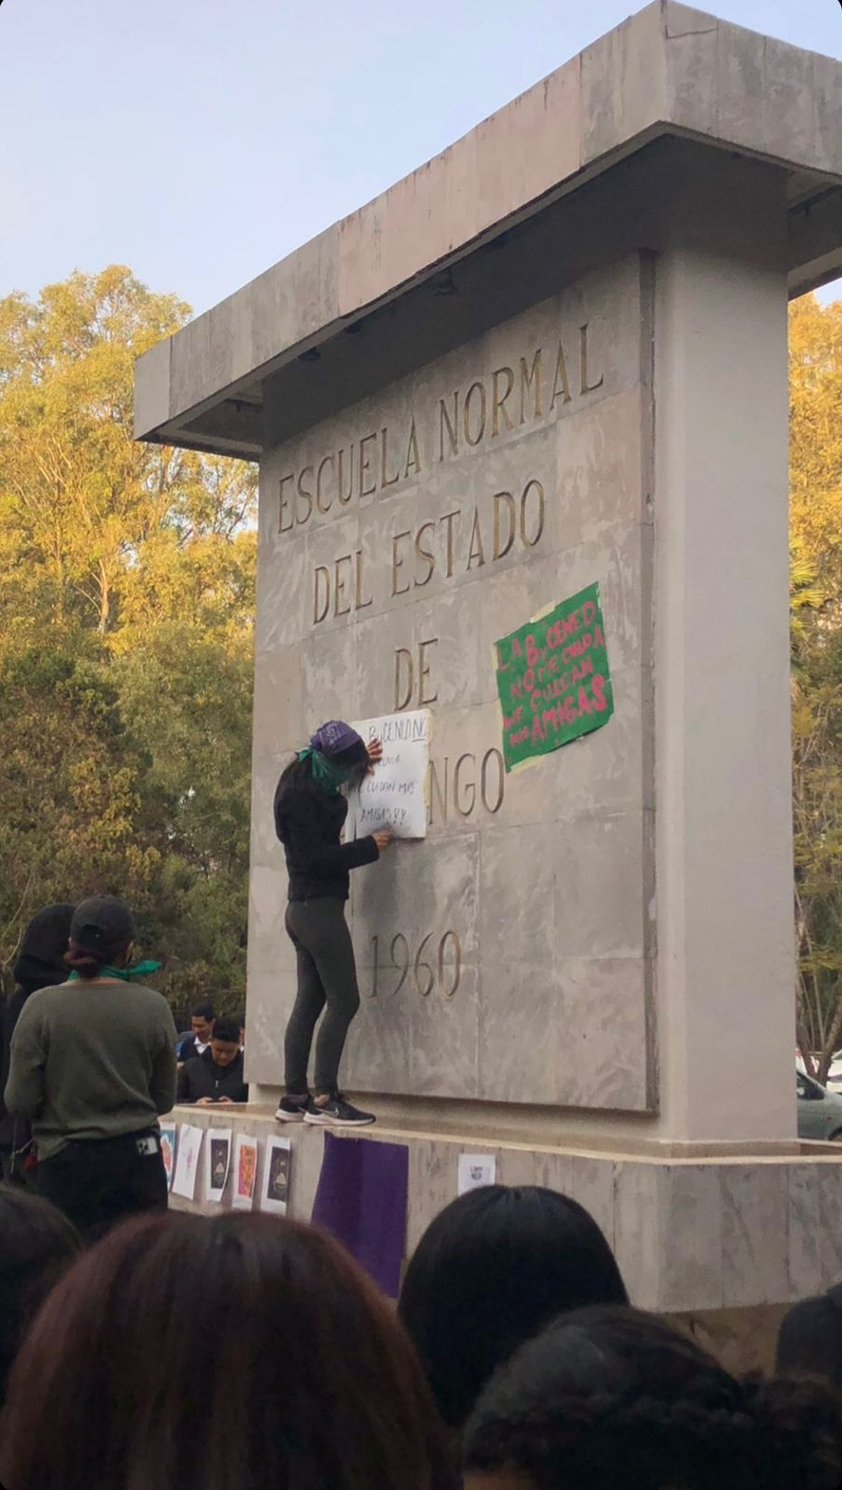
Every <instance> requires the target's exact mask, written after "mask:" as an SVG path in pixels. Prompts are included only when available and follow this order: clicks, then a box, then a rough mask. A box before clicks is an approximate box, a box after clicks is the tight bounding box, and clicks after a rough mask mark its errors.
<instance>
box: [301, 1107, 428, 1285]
mask: <svg viewBox="0 0 842 1490" xmlns="http://www.w3.org/2000/svg"><path fill="white" fill-rule="evenodd" d="M408 1186H409V1149H408V1148H407V1147H406V1145H405V1144H403V1143H379V1142H377V1141H376V1140H371V1139H365V1138H337V1137H335V1135H334V1134H333V1133H326V1134H325V1152H324V1159H323V1160H322V1172H321V1174H320V1176H319V1188H318V1190H317V1191H316V1200H315V1204H314V1206H313V1220H314V1221H315V1222H316V1223H317V1224H318V1225H319V1226H323V1227H324V1229H325V1231H329V1232H330V1234H331V1236H334V1237H336V1239H337V1241H339V1242H342V1243H343V1244H344V1246H345V1247H347V1249H348V1251H349V1252H350V1253H351V1256H352V1257H355V1258H356V1260H357V1262H358V1263H359V1264H360V1266H361V1267H363V1268H365V1271H366V1272H367V1273H368V1275H369V1277H370V1278H373V1279H374V1281H375V1283H377V1284H378V1285H379V1287H380V1288H382V1290H383V1292H384V1293H385V1294H388V1296H389V1298H392V1299H396V1298H397V1296H398V1293H399V1292H400V1282H401V1267H402V1265H403V1259H404V1252H405V1250H406V1201H407V1191H408Z"/></svg>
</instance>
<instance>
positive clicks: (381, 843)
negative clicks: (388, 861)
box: [371, 829, 392, 854]
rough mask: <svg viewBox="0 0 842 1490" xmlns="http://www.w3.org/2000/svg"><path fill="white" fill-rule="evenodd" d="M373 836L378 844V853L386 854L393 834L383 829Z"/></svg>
mask: <svg viewBox="0 0 842 1490" xmlns="http://www.w3.org/2000/svg"><path fill="white" fill-rule="evenodd" d="M371 836H372V838H373V839H374V842H375V843H376V844H377V851H378V853H381V854H385V852H386V850H387V848H388V847H389V844H390V843H391V842H392V834H391V833H387V832H386V830H385V829H383V830H382V831H381V832H380V833H372V835H371Z"/></svg>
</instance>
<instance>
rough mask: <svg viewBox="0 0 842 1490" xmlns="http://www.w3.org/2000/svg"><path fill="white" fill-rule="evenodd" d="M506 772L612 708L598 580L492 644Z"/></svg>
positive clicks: (597, 725)
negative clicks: (494, 656) (495, 664)
mask: <svg viewBox="0 0 842 1490" xmlns="http://www.w3.org/2000/svg"><path fill="white" fill-rule="evenodd" d="M495 650H496V654H497V692H498V694H499V697H500V706H501V708H502V711H503V759H504V760H505V763H506V770H507V771H511V769H512V767H513V766H519V765H522V764H523V762H524V761H528V760H531V759H532V758H533V757H535V756H539V755H547V754H548V753H549V751H551V750H558V749H559V747H560V746H562V745H569V743H570V741H571V740H578V739H579V737H580V735H586V734H588V733H589V731H591V730H595V729H601V728H602V726H603V725H604V724H607V723H608V720H609V719H610V718H611V715H612V714H613V713H614V694H613V692H612V688H611V676H610V674H609V671H608V653H607V651H606V647H605V626H604V624H603V620H602V606H601V605H600V599H599V585H598V584H594V585H589V586H588V588H587V589H586V590H581V591H580V592H579V594H578V595H573V596H572V597H571V599H570V600H562V602H561V604H560V605H557V606H556V607H555V609H554V610H551V611H548V612H547V614H546V615H543V616H539V617H538V618H537V619H536V620H534V621H527V623H526V625H525V626H520V627H518V629H517V631H513V632H511V633H510V635H509V636H504V637H503V639H502V641H499V642H497V644H496V648H495Z"/></svg>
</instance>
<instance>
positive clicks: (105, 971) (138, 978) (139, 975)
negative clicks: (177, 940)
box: [67, 962, 161, 983]
mask: <svg viewBox="0 0 842 1490" xmlns="http://www.w3.org/2000/svg"><path fill="white" fill-rule="evenodd" d="M160 966H161V964H160V962H136V963H135V965H134V967H108V966H107V965H106V966H105V967H102V968H100V970H99V972H98V973H97V975H96V976H97V978H119V980H120V982H121V983H141V982H142V981H143V979H144V978H151V977H152V974H153V973H157V971H158V969H159V968H160ZM67 981H68V983H82V982H85V983H95V982H96V978H84V979H83V977H82V974H81V973H77V972H76V969H75V968H74V969H73V972H72V973H71V974H70V977H69V978H68V979H67Z"/></svg>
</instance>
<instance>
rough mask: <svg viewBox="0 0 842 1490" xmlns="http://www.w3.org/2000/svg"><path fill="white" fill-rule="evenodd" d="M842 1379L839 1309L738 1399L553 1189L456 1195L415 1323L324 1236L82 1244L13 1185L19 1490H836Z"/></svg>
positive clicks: (790, 1323)
mask: <svg viewBox="0 0 842 1490" xmlns="http://www.w3.org/2000/svg"><path fill="white" fill-rule="evenodd" d="M840 1384H842V1311H840V1307H839V1297H838V1290H833V1291H832V1292H831V1294H830V1295H828V1296H827V1297H826V1298H823V1299H815V1300H809V1301H805V1302H804V1303H802V1304H800V1305H798V1306H796V1308H795V1309H794V1310H793V1311H792V1312H791V1314H790V1315H789V1316H788V1317H787V1319H786V1320H785V1322H784V1325H783V1328H782V1330H781V1336H780V1347H779V1361H778V1374H777V1376H776V1377H775V1378H774V1379H771V1380H763V1379H760V1378H753V1379H750V1380H738V1379H737V1378H736V1377H735V1376H733V1375H732V1374H730V1373H729V1372H728V1371H726V1370H724V1369H723V1367H722V1366H720V1365H719V1364H718V1363H717V1362H716V1361H715V1360H714V1359H713V1358H712V1357H711V1356H710V1355H709V1354H707V1353H706V1352H705V1351H704V1350H703V1349H701V1348H700V1346H699V1345H698V1344H696V1343H695V1341H694V1340H693V1339H692V1338H690V1336H689V1335H688V1334H685V1333H682V1332H679V1331H678V1330H676V1329H674V1328H672V1327H671V1326H670V1325H669V1324H667V1323H665V1322H663V1321H661V1320H659V1319H657V1318H656V1317H654V1316H652V1315H650V1314H646V1313H643V1312H641V1311H639V1310H637V1309H635V1308H634V1307H633V1306H632V1304H631V1303H630V1302H629V1300H628V1298H627V1295H626V1290H625V1286H624V1284H623V1280H622V1278H621V1276H620V1272H619V1269H618V1268H617V1265H616V1262H615V1260H614V1258H613V1256H612V1254H611V1250H610V1248H609V1246H608V1244H607V1242H606V1240H605V1238H604V1237H603V1235H602V1233H601V1232H600V1230H599V1228H598V1226H597V1225H596V1223H595V1222H594V1221H593V1219H592V1218H591V1217H590V1216H589V1215H588V1213H587V1212H586V1211H584V1210H583V1209H582V1208H581V1206H578V1205H577V1204H575V1202H573V1201H572V1200H568V1199H566V1198H565V1197H564V1196H561V1195H558V1194H555V1193H553V1192H550V1191H546V1190H542V1189H532V1188H519V1189H506V1188H505V1187H503V1186H498V1185H492V1186H488V1187H487V1188H485V1189H482V1190H478V1191H473V1192H470V1193H469V1194H467V1195H464V1196H461V1197H460V1198H459V1199H457V1200H455V1201H453V1202H452V1204H451V1205H449V1206H448V1207H447V1208H446V1209H445V1210H444V1211H443V1212H442V1213H441V1215H440V1216H438V1217H437V1218H436V1220H435V1221H434V1222H433V1223H432V1225H431V1226H430V1227H429V1229H428V1231H427V1233H426V1234H425V1236H424V1237H423V1238H422V1240H421V1242H420V1244H419V1246H418V1249H417V1251H416V1253H415V1255H414V1257H413V1258H412V1259H411V1261H410V1263H409V1266H408V1269H407V1272H406V1277H405V1283H404V1288H403V1292H402V1296H401V1299H400V1301H399V1306H398V1310H397V1313H396V1312H395V1310H394V1309H393V1307H392V1306H391V1304H390V1303H389V1302H388V1301H387V1300H386V1299H384V1298H383V1296H382V1295H381V1294H380V1293H379V1292H378V1290H377V1288H376V1287H375V1285H374V1284H373V1283H372V1282H371V1281H370V1280H369V1279H368V1278H367V1277H366V1275H365V1274H364V1273H363V1272H362V1271H361V1269H360V1268H359V1267H358V1266H357V1264H356V1263H355V1262H354V1261H353V1259H352V1258H351V1257H350V1256H349V1255H348V1254H347V1253H346V1252H345V1251H344V1250H343V1249H342V1247H341V1246H340V1245H339V1244H338V1243H337V1242H335V1241H334V1240H332V1239H331V1238H330V1237H328V1236H326V1235H325V1234H324V1233H323V1232H321V1231H320V1230H319V1229H318V1228H317V1227H314V1226H310V1225H307V1224H304V1223H302V1222H298V1221H292V1220H288V1219H286V1218H280V1217H275V1216H267V1215H264V1214H260V1213H256V1214H251V1213H243V1212H226V1213H222V1214H220V1215H216V1216H214V1217H206V1216H197V1215H187V1214H184V1213H178V1212H172V1211H170V1212H166V1213H164V1212H162V1213H158V1214H149V1215H145V1216H139V1217H134V1218H131V1219H129V1220H127V1221H123V1222H121V1223H119V1224H118V1225H116V1226H115V1227H113V1228H112V1229H111V1230H110V1232H109V1233H108V1234H107V1235H105V1236H104V1237H101V1238H100V1239H99V1240H98V1241H97V1242H95V1243H93V1244H91V1245H89V1246H88V1247H86V1248H84V1249H83V1248H82V1247H81V1245H80V1239H79V1238H78V1236H77V1235H76V1233H75V1231H74V1228H73V1227H72V1226H71V1225H70V1223H69V1222H68V1221H67V1220H66V1219H65V1217H63V1216H62V1215H61V1213H60V1212H59V1211H58V1210H57V1209H56V1208H55V1207H53V1206H51V1205H50V1204H49V1203H48V1202H46V1201H44V1200H42V1199H40V1198H39V1197H37V1196H33V1195H31V1194H29V1193H27V1192H26V1191H24V1190H21V1189H16V1188H14V1187H12V1186H8V1185H6V1186H3V1187H0V1396H2V1397H4V1401H3V1403H2V1412H0V1479H2V1483H3V1485H4V1486H5V1487H7V1490H173V1487H178V1490H457V1487H459V1486H460V1485H461V1486H464V1490H592V1487H594V1486H598V1487H600V1490H621V1487H622V1490H791V1487H794V1486H799V1487H803V1490H836V1487H838V1486H839V1485H840V1484H842V1398H841V1397H840V1396H839V1389H840Z"/></svg>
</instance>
